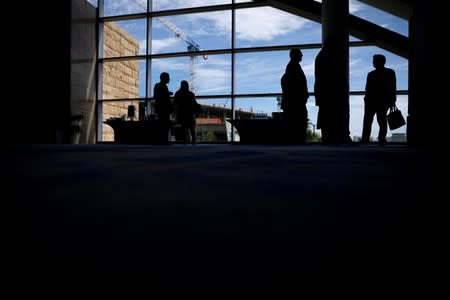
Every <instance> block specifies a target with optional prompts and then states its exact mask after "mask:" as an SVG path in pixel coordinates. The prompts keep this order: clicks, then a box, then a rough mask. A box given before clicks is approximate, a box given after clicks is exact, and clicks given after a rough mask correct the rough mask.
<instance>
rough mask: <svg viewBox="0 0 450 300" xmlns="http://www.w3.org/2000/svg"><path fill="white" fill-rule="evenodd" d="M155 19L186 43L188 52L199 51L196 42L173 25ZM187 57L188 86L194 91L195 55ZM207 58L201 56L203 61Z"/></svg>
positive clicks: (160, 18) (159, 18) (161, 19)
mask: <svg viewBox="0 0 450 300" xmlns="http://www.w3.org/2000/svg"><path fill="white" fill-rule="evenodd" d="M156 19H158V21H160V22H161V23H162V24H163V25H164V26H166V27H167V28H168V29H169V30H170V31H172V32H173V33H174V34H175V36H176V37H178V38H180V39H181V40H183V41H184V42H186V43H187V51H188V52H196V51H200V46H199V45H198V44H197V43H196V42H194V40H192V39H191V38H190V37H189V36H187V35H186V33H184V32H183V31H182V30H181V29H180V28H178V27H177V26H176V25H175V24H173V23H172V22H170V21H169V20H167V19H164V18H162V17H157V18H156ZM189 56H190V57H191V62H190V66H189V77H190V80H189V81H190V83H189V86H190V89H191V90H192V91H195V63H196V59H197V55H195V54H193V53H192V54H190V55H189ZM207 58H208V56H207V55H203V59H207Z"/></svg>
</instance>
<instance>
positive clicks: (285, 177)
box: [4, 145, 431, 288]
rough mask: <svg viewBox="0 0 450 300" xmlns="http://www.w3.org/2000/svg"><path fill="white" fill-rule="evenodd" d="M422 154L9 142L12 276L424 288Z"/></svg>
mask: <svg viewBox="0 0 450 300" xmlns="http://www.w3.org/2000/svg"><path fill="white" fill-rule="evenodd" d="M426 152H427V151H425V150H423V149H420V148H411V147H408V146H405V145H388V146H385V147H381V146H377V145H368V146H340V147H328V146H322V145H308V146H251V145H196V146H191V145H167V146H143V145H9V146H6V156H4V157H6V160H7V161H6V166H7V168H6V170H7V178H8V179H7V187H6V191H7V192H8V193H9V194H10V195H12V196H10V197H12V198H13V200H14V203H15V204H18V206H19V216H18V217H17V218H15V219H14V221H13V222H12V224H11V225H12V228H11V229H12V232H14V242H13V244H14V245H15V246H16V247H15V248H14V256H13V261H12V264H13V265H14V266H15V267H14V270H13V272H14V274H15V276H18V277H19V278H22V279H23V280H25V279H27V278H28V279H29V278H41V279H42V278H47V277H46V276H48V277H49V278H57V277H59V276H66V275H69V274H70V275H73V274H83V276H85V277H88V276H116V277H118V278H120V277H128V276H134V275H138V276H139V277H140V278H146V279H147V280H148V282H149V284H151V285H154V286H190V287H192V286H196V287H203V286H208V287H211V286H212V287H221V288H224V287H239V286H246V287H249V286H264V287H268V286H272V285H279V284H286V285H290V284H294V285H295V284H298V283H299V282H301V280H302V279H303V278H309V279H314V278H320V280H323V278H324V277H328V278H336V279H341V280H347V279H348V280H349V281H350V280H358V279H359V280H363V281H364V280H366V279H367V278H368V277H369V276H371V275H374V274H382V275H381V276H382V277H378V276H379V275H377V277H378V278H383V280H386V281H391V283H395V282H396V281H397V280H398V278H399V277H400V278H405V277H407V278H409V277H411V278H415V279H416V280H418V279H417V278H420V277H421V276H423V274H422V273H421V271H420V270H422V268H423V267H424V265H423V264H424V263H423V261H422V260H421V259H420V256H421V253H420V251H422V250H420V249H422V248H421V247H418V245H423V243H424V238H425V233H424V230H425V229H424V228H425V227H426V226H425V224H424V222H425V219H426V218H425V215H426V212H425V210H424V209H423V207H424V203H425V202H426V198H424V197H422V196H420V197H419V195H424V193H425V195H426V194H427V192H429V191H430V189H431V183H430V182H428V180H427V178H426V176H424V174H425V170H426V160H425V159H426ZM43 270H46V272H45V274H46V275H43V274H44V273H43ZM419 276H420V277H419Z"/></svg>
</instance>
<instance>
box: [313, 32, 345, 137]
mask: <svg viewBox="0 0 450 300" xmlns="http://www.w3.org/2000/svg"><path fill="white" fill-rule="evenodd" d="M342 56H343V53H342V49H341V48H340V47H339V46H338V43H337V41H336V39H335V38H334V37H333V36H328V37H327V38H326V39H325V40H324V42H323V47H322V49H321V50H320V51H319V54H317V56H316V60H315V62H314V76H315V82H314V96H315V97H316V106H318V107H319V112H318V115H317V128H318V129H321V131H322V143H323V144H326V145H339V144H352V139H351V138H350V128H349V127H350V103H349V85H348V81H347V74H346V72H345V70H346V68H345V66H344V65H343V59H342Z"/></svg>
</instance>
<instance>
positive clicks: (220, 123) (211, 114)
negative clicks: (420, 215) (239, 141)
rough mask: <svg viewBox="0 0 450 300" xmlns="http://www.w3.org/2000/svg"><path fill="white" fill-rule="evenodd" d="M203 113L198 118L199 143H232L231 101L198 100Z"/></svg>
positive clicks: (220, 99)
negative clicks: (229, 120)
mask: <svg viewBox="0 0 450 300" xmlns="http://www.w3.org/2000/svg"><path fill="white" fill-rule="evenodd" d="M197 102H198V103H199V104H200V105H201V106H202V109H203V110H202V112H201V113H200V114H199V115H198V117H197V127H196V131H197V141H199V142H231V125H230V123H228V122H227V121H226V119H227V118H231V99H230V98H217V99H197Z"/></svg>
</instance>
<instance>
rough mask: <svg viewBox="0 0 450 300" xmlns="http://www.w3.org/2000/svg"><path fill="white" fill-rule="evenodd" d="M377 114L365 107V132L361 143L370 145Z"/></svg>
mask: <svg viewBox="0 0 450 300" xmlns="http://www.w3.org/2000/svg"><path fill="white" fill-rule="evenodd" d="M374 115H375V112H374V111H373V110H372V109H371V108H370V107H368V106H367V105H366V106H365V107H364V119H363V130H362V137H361V143H368V142H369V141H370V133H371V132H372V122H373V117H374Z"/></svg>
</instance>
